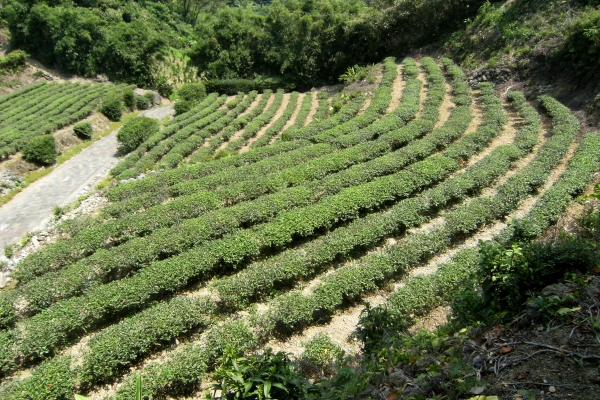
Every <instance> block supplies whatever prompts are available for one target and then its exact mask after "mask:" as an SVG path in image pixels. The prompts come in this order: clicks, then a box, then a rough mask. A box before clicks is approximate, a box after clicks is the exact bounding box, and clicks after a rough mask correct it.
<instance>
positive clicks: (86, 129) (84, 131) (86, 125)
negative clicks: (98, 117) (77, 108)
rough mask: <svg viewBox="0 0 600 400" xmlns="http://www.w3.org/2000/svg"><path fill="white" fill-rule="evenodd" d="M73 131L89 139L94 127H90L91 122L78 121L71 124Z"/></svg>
mask: <svg viewBox="0 0 600 400" xmlns="http://www.w3.org/2000/svg"><path fill="white" fill-rule="evenodd" d="M73 132H75V134H76V135H77V136H79V137H81V138H84V139H91V137H92V133H94V129H93V128H92V123H91V122H89V121H88V122H80V123H78V124H75V126H73Z"/></svg>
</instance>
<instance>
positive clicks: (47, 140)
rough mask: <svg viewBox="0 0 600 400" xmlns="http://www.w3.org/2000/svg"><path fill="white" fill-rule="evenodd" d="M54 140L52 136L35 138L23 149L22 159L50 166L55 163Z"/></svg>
mask: <svg viewBox="0 0 600 400" xmlns="http://www.w3.org/2000/svg"><path fill="white" fill-rule="evenodd" d="M57 155H58V153H57V151H56V140H55V139H54V136H52V135H42V136H36V137H34V138H33V139H31V141H29V143H27V144H26V145H25V147H23V158H25V159H26V160H27V161H31V162H34V163H39V164H52V163H53V162H54V161H56V156H57Z"/></svg>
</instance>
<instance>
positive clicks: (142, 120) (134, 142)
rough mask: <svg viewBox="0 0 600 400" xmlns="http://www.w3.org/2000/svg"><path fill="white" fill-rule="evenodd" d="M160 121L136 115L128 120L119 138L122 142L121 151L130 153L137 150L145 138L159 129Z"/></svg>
mask: <svg viewBox="0 0 600 400" xmlns="http://www.w3.org/2000/svg"><path fill="white" fill-rule="evenodd" d="M159 129H160V128H159V126H158V121H156V120H155V119H153V118H148V117H136V118H133V119H132V120H131V121H129V122H127V123H126V124H125V125H123V127H122V128H121V130H120V131H119V133H117V140H118V141H119V143H120V144H121V145H120V146H119V151H120V152H124V153H129V152H130V151H133V150H135V149H136V148H137V147H138V146H139V145H140V144H141V143H142V142H143V141H144V140H146V139H147V138H148V137H150V136H151V135H153V134H155V133H157V132H158V131H159Z"/></svg>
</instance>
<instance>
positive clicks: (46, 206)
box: [0, 106, 173, 249]
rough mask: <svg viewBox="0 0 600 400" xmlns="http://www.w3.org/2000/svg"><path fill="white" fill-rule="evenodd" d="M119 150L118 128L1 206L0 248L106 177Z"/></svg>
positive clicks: (158, 114) (159, 112) (155, 113)
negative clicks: (55, 207)
mask: <svg viewBox="0 0 600 400" xmlns="http://www.w3.org/2000/svg"><path fill="white" fill-rule="evenodd" d="M172 113H173V107H172V106H169V107H161V108H158V109H152V110H148V111H145V112H144V115H147V116H149V117H152V118H157V119H162V118H164V117H165V116H166V115H170V114H172ZM116 152H117V131H114V132H112V133H111V134H110V135H108V136H106V137H104V138H102V139H101V140H98V141H97V142H94V143H93V144H92V145H91V146H90V147H88V148H86V149H85V150H83V151H82V152H81V153H79V154H78V155H76V156H75V157H73V158H71V159H70V160H68V161H66V162H65V163H64V164H62V165H60V166H58V167H57V168H56V169H55V170H54V171H52V172H51V173H50V174H48V175H46V176H45V177H43V178H41V179H40V180H38V181H36V182H34V183H32V184H31V185H29V186H28V187H26V188H25V189H24V190H23V191H22V192H21V193H19V194H17V195H16V196H15V197H14V198H13V199H12V200H11V201H9V202H8V203H7V204H5V205H3V206H2V207H0V249H1V248H3V247H4V246H6V245H7V244H11V243H14V242H16V241H17V240H19V238H20V237H22V236H23V235H24V234H26V233H27V232H30V231H32V230H34V229H36V228H37V227H38V226H40V225H42V224H43V223H44V222H45V221H47V220H48V219H49V218H51V217H52V209H53V208H54V206H56V205H59V206H64V205H67V204H69V203H71V202H72V201H74V200H75V199H77V197H79V195H80V194H81V193H82V191H83V190H84V189H85V188H86V186H89V185H91V184H93V183H95V182H96V181H98V180H100V179H102V178H104V177H105V176H106V174H107V173H108V171H109V170H110V168H112V167H113V166H114V165H115V164H116V162H117V161H118V158H117V155H116Z"/></svg>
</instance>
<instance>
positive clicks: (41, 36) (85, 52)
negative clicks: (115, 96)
mask: <svg viewBox="0 0 600 400" xmlns="http://www.w3.org/2000/svg"><path fill="white" fill-rule="evenodd" d="M95 6H96V4H95V3H93V2H92V3H90V4H89V6H83V7H82V6H79V7H77V6H73V5H69V4H64V5H63V4H60V5H59V4H46V3H39V4H27V3H24V2H20V1H12V2H10V4H8V5H7V7H6V8H5V15H6V19H7V21H8V27H9V29H10V31H11V39H12V42H13V44H14V46H16V47H17V48H21V49H23V50H25V51H27V52H28V53H30V54H31V55H32V56H33V57H35V58H36V59H38V60H40V61H41V62H42V63H44V64H46V65H53V66H54V65H55V66H57V67H58V68H59V69H60V70H62V71H65V72H68V73H73V74H78V75H82V76H87V77H95V76H96V75H97V74H106V75H107V76H108V77H109V78H110V79H111V80H113V81H117V82H123V81H126V82H130V83H135V84H137V85H138V86H142V87H146V86H150V87H151V86H154V85H156V84H157V83H158V77H157V76H155V74H154V73H153V70H154V68H155V66H156V60H157V56H158V54H159V53H161V51H163V50H165V49H166V46H167V41H168V38H169V36H170V32H171V28H169V27H168V25H167V24H166V23H164V22H162V21H161V20H160V19H159V17H158V16H157V15H153V14H152V13H151V12H149V11H148V10H145V9H143V8H142V7H140V6H137V5H135V4H132V3H128V7H131V8H133V9H134V10H135V11H134V12H133V13H130V15H136V16H139V17H136V18H133V19H132V20H131V21H130V22H125V21H124V20H123V18H122V15H123V14H122V12H119V11H118V10H116V9H115V8H118V7H119V5H118V4H112V5H111V6H110V7H107V8H102V9H100V8H96V7H95ZM162 12H164V13H166V14H167V15H168V14H170V13H169V9H168V8H166V9H165V10H162ZM163 15H164V14H163Z"/></svg>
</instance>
